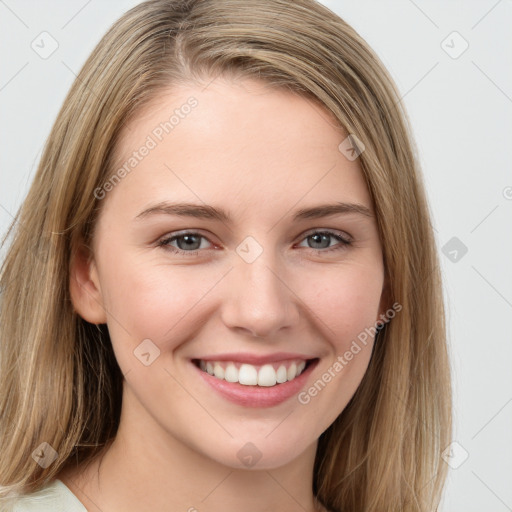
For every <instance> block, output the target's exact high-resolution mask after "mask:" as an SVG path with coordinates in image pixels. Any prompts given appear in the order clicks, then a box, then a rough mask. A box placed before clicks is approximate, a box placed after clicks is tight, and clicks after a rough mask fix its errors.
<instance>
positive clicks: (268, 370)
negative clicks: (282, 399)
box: [258, 364, 277, 386]
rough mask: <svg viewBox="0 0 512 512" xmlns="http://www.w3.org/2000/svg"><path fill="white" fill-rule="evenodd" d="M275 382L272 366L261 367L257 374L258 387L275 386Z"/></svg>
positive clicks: (275, 377)
mask: <svg viewBox="0 0 512 512" xmlns="http://www.w3.org/2000/svg"><path fill="white" fill-rule="evenodd" d="M276 382H277V375H276V371H275V370H274V368H273V367H272V365H271V364H265V365H263V366H262V367H261V368H260V371H259V372H258V386H275V385H276Z"/></svg>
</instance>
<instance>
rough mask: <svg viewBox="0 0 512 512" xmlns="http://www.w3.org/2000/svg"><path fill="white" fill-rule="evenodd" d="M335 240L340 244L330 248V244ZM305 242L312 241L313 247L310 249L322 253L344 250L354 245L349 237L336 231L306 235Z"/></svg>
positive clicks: (315, 232)
mask: <svg viewBox="0 0 512 512" xmlns="http://www.w3.org/2000/svg"><path fill="white" fill-rule="evenodd" d="M333 239H334V241H337V242H338V244H336V245H334V246H330V243H329V242H331V241H333ZM304 240H305V241H307V240H312V243H313V247H309V248H310V249H313V250H315V251H317V252H321V253H326V252H331V251H339V250H343V249H345V248H346V247H347V246H349V245H350V244H351V243H352V240H351V239H350V238H349V236H348V235H346V234H345V235H344V236H342V235H341V234H339V233H337V232H334V231H314V232H312V233H309V234H308V235H306V237H305V238H304Z"/></svg>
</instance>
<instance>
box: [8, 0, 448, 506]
mask: <svg viewBox="0 0 512 512" xmlns="http://www.w3.org/2000/svg"><path fill="white" fill-rule="evenodd" d="M11 230H13V234H14V236H13V241H12V245H11V246H10V249H9V252H8V253H7V256H6V259H5V262H4V264H3V267H2V276H1V283H2V290H3V296H2V310H1V338H0V343H1V344H0V346H1V353H0V354H1V357H0V361H1V368H0V385H1V387H0V389H2V394H1V395H0V413H1V420H0V428H1V430H0V432H1V438H2V445H3V450H4V451H3V457H2V460H1V461H0V485H1V486H2V488H1V493H0V496H2V498H1V500H2V501H3V503H4V505H2V507H3V509H5V508H6V507H10V508H8V509H9V510H11V509H12V510H17V511H23V510H45V508H44V507H47V509H48V510H50V509H51V510H57V509H58V508H57V507H62V508H63V509H64V508H65V510H68V511H69V510H71V511H73V510H76V511H84V510H87V511H89V512H90V511H99V510H101V511H103V512H108V511H114V510H123V511H127V512H130V511H131V510H152V511H157V512H158V511H160V510H162V511H163V510H189V511H192V510H200V511H203V510H204V511H217V510H220V509H222V510H235V509H236V510H239V509H243V510H246V511H259V510H280V511H288V510H290V511H292V510H306V511H308V512H309V511H317V510H331V511H341V510H343V511H344V512H346V511H358V512H361V511H366V512H370V511H375V512H376V511H379V512H383V511H396V510H402V511H422V512H423V511H432V510H436V509H437V506H438V504H439V501H440V497H441V491H442V486H443V483H444V479H445V474H446V468H445V466H444V464H443V463H442V462H441V453H442V451H443V450H444V449H445V448H446V446H447V445H448V444H449V442H450V429H451V424H450V418H451V415H450V412H451V411H450V403H451V400H450V379H449V372H448V361H447V351H446V344H445V327H444V316H443V304H442V294H441V283H440V277H439V270H438V263H437V256H436V250H435V244H434V238H433V235H432V227H431V224H430V217H429V211H428V205H427V202H426V198H425V193H424V188H423V185H422V181H421V177H420V175H419V169H418V164H417V161H416V158H415V156H414V151H413V144H412V138H411V136H410V135H409V129H408V127H407V122H406V116H405V114H404V112H402V111H401V108H400V103H399V97H398V93H397V91H396V89H395V86H394V85H393V83H392V80H391V79H390V77H389V75H388V74H387V72H386V71H385V69H384V67H383V65H382V64H381V63H380V61H379V60H378V58H377V57H376V56H375V54H374V53H373V52H372V51H371V50H370V49H369V48H368V45H367V44H366V43H365V42H364V41H363V40H362V38H361V37H360V36H359V35H358V34H357V33H356V32H355V31H354V30H353V29H352V28H351V27H349V26H348V25H347V24H346V23H345V22H344V21H343V20H341V19H340V18H339V17H338V16H336V15H334V14H333V13H332V12H331V11H329V10H328V9H327V8H325V7H323V6H321V5H319V4H317V3H315V2H313V1H312V0H297V1H294V2H288V1H283V0H271V1H269V0H264V1H263V0H261V1H260V0H258V1H251V2H245V1H240V0H202V1H201V0H197V1H193V0H192V1H185V0H184V1H171V0H166V1H164V0H150V1H148V2H144V3H141V4H140V5H138V6H137V7H135V8H133V9H132V10H130V11H129V12H128V13H126V14H125V15H124V16H123V17H122V18H121V19H120V20H118V21H117V22H116V23H115V24H114V25H113V27H112V28H111V30H110V31H109V32H108V33H107V34H106V35H105V37H104V38H103V39H102V41H101V42H100V43H99V44H98V46H97V48H96V49H95V50H94V51H93V53H92V55H91V56H90V58H89V59H88V61H87V62H86V64H85V66H84V68H83V69H82V71H81V72H80V74H79V76H78V77H77V80H76V81H75V83H74V84H73V86H72V88H71V91H70V92H69V94H68V97H67V98H66V100H65V102H64V105H63V107H62V110H61V112H60V114H59V116H58V118H57V121H56V123H55V125H54V127H53V129H52V132H51V134H50V137H49V139H48V142H47V145H46V148H45V151H44V154H43V156H42V159H41V163H40V166H39V169H38V172H37V174H36V177H35V180H34V183H33V184H32V187H31V189H30V191H29V194H28V196H27V198H26V200H25V202H24V203H23V205H22V207H21V209H20V211H19V214H18V217H17V224H16V225H13V226H12V227H11ZM2 501H0V503H1V502H2ZM31 507H32V508H31ZM52 507H53V508H52Z"/></svg>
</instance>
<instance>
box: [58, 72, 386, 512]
mask: <svg viewBox="0 0 512 512" xmlns="http://www.w3.org/2000/svg"><path fill="white" fill-rule="evenodd" d="M191 96H193V97H194V98H196V99H197V101H198V104H197V106H196V107H195V108H194V109H192V111H191V112H190V114H188V115H187V116H186V117H185V118H184V119H180V122H179V124H178V125H177V126H176V127H175V128H174V129H173V131H172V132H171V133H170V134H167V135H165V137H164V138H163V140H162V141H161V142H160V143H159V144H158V145H157V147H156V148H154V149H153V150H151V152H150V153H149V154H148V156H146V157H145V158H144V159H143V160H142V161H141V162H140V163H138V165H137V166H136V167H135V168H134V169H133V170H132V171H131V172H130V173H129V174H128V175H127V176H126V177H124V178H123V179H122V180H121V181H120V183H119V184H117V185H116V186H115V187H114V188H113V190H111V191H109V192H108V193H107V194H106V197H105V198H104V199H102V201H101V208H102V211H101V214H100V217H99V221H98V224H97V227H96V228H97V229H96V233H95V237H94V240H93V245H92V250H93V258H92V260H91V261H90V262H88V261H87V259H86V257H85V256H86V255H85V253H83V254H82V255H81V256H80V257H78V258H77V259H76V260H75V261H74V262H73V265H72V272H71V276H72V277H71V281H70V288H71V295H72V300H73V304H74V307H75V309H76V310H77V311H78V312H79V314H80V315H81V316H82V317H83V318H84V319H86V320H87V321H89V322H92V323H107V325H108V328H109V331H110V335H111V339H112V344H113V348H114V351H115V355H116V358H117V360H118V363H119V366H120V368H121V370H122V372H123V374H124V375H125V381H124V391H123V405H122V415H121V423H120V428H119V432H118V435H117V437H116V439H115V441H114V442H113V443H112V445H111V446H110V447H109V449H108V450H107V451H106V452H105V454H104V456H103V458H102V459H101V465H100V461H99V460H97V461H94V462H93V464H91V466H90V467H89V468H88V469H87V470H85V469H84V468H78V469H74V470H67V471H66V472H63V473H62V474H61V475H60V478H61V479H62V480H63V481H64V483H66V485H68V487H70V489H71V490H72V491H73V492H74V493H75V494H76V495H77V497H78V498H79V499H80V500H81V501H82V503H83V504H84V505H85V506H86V507H87V510H89V511H91V512H97V511H102V512H111V511H112V512H113V511H118V510H123V511H124V512H131V511H139V510H152V511H155V512H160V511H161V512H163V511H169V510H173V511H174V510H183V511H187V510H189V511H192V510H199V511H201V512H203V511H206V512H217V511H221V510H222V511H223V512H230V511H233V512H234V511H239V510H244V511H247V512H256V511H258V512H261V511H267V510H268V511H270V510H280V511H290V512H291V511H301V512H302V511H309V512H311V511H313V510H320V507H318V505H315V503H314V499H313V493H312V481H313V464H314V459H315V453H316V447H317V440H318V438H319V436H320V434H321V433H322V432H324V431H325V430H326V429H327V428H328V427H329V425H331V423H332V422H333V421H334V420H335V419H336V417H337V416H338V415H339V414H340V412H341V411H342V410H343V409H344V407H345V406H346V404H347V403H348V401H349V400H350V398H351V397H352V396H353V394H354V392H355V391H356V389H357V387H358V385H359V383H360V382H361V379H362V377H363V375H364V373H365V371H366V368H367V365H368V362H369V359H370V356H371V350H372V347H373V339H372V338H371V337H370V338H369V339H368V343H367V345H366V346H365V347H362V350H361V351H360V352H359V353H358V354H357V355H355V356H354V357H353V359H352V360H351V361H350V362H348V364H347V365H346V366H345V367H344V368H343V370H342V371H340V372H338V373H337V374H336V377H334V378H332V380H331V382H329V384H328V385H326V386H325V387H324V388H323V389H322V390H321V391H320V392H319V393H318V394H317V395H316V396H315V397H313V398H311V400H310V402H309V403H308V404H301V403H300V402H299V401H298V400H297V397H296V396H294V397H292V398H291V399H289V400H287V401H286V402H284V403H281V404H279V405H277V406H273V407H266V408H249V407H244V406H241V405H236V404H233V403H231V402H228V401H227V400H225V399H224V398H223V397H222V396H220V395H218V394H217V393H216V392H215V391H214V390H212V389H210V388H209V387H208V386H206V385H205V383H204V382H203V379H201V378H200V377H199V376H198V375H197V372H196V371H195V370H192V369H191V366H190V359H191V358H195V357H201V356H202V355H210V354H219V353H224V352H238V351H243V352H249V353H251V354H268V353H275V352H280V351H285V352H290V351H291V352H299V353H302V354H307V355H309V356H310V357H317V358H319V362H318V365H317V366H316V367H315V368H314V370H313V373H312V374H311V375H310V376H309V378H308V381H307V385H306V386H305V387H304V389H306V390H307V389H308V388H309V387H311V386H312V384H313V383H314V382H315V381H317V380H318V379H320V378H321V377H322V375H323V374H324V373H326V372H327V370H328V368H330V367H332V365H333V363H334V361H336V359H337V357H338V356H340V355H343V354H344V353H345V352H346V351H347V350H348V349H349V347H350V345H351V343H352V341H353V340H355V339H356V337H357V335H358V334H359V333H361V332H362V331H364V329H365V328H367V327H369V326H373V325H375V322H376V321H377V320H378V319H379V315H381V314H382V313H383V312H384V311H385V310H386V305H385V304H384V299H383V296H384V294H383V289H384V267H383V260H382V249H381V244H380V240H379V236H378V231H377V226H376V220H375V217H374V214H373V208H372V202H371V199H370V196H369V193H368V190H367V187H366V184H365V181H364V179H363V175H362V173H361V169H360V166H359V162H358V160H357V159H356V160H354V161H350V160H348V159H347V158H346V157H345V156H344V155H343V154H342V153H341V152H340V151H339V149H338V145H339V144H340V143H341V142H342V141H343V140H344V139H345V138H346V136H347V134H346V133H344V132H343V130H341V129H340V128H339V127H337V126H336V125H335V123H334V121H333V119H332V117H331V116H330V114H329V113H328V112H327V111H326V110H325V109H324V108H323V107H320V106H318V105H316V104H314V103H313V102H311V101H310V100H307V99H305V98H303V97H300V96H298V95H295V94H293V93H291V92H287V91H283V90H277V89H272V88H270V87H269V86H268V85H266V84H264V83H262V82H259V81H256V80H252V79H251V80H248V79H244V80H237V81H232V80H228V79H226V78H219V79H217V80H215V81H214V82H212V83H211V84H210V85H209V86H208V87H207V88H204V86H203V85H199V84H189V85H181V86H179V87H174V88H173V89H172V90H169V91H168V92H166V93H165V94H161V95H160V96H159V97H158V98H156V100H155V101H153V102H152V104H151V105H150V106H149V107H148V108H147V109H145V111H144V112H143V113H141V114H139V116H138V117H137V118H136V119H134V120H132V122H131V123H130V126H129V129H125V130H124V132H123V133H122V137H121V141H120V144H119V146H118V147H117V157H118V162H119V163H120V164H122V162H124V161H126V160H127V158H129V156H130V155H131V154H132V152H133V151H134V150H136V149H138V148H140V147H141V145H143V144H144V141H145V140H146V139H147V136H148V135H149V134H151V133H152V130H154V128H155V127H156V126H158V125H159V123H161V122H163V121H165V120H167V119H168V118H169V112H172V111H173V110H174V109H176V108H179V107H180V105H183V104H184V103H186V101H187V99H188V98H190V97H191ZM164 200H168V201H183V202H194V203H197V204H204V203H206V204H208V205H213V206H217V207H222V208H224V209H225V210H227V211H228V212H229V213H230V215H231V216H232V222H231V223H228V222H221V221H219V220H213V219H209V220H207V219H198V218H193V217H179V216H171V215H166V214H158V215H152V216H147V217H146V218H144V219H135V217H136V216H137V215H138V214H139V213H140V212H141V211H143V210H144V209H146V208H147V207H148V206H149V205H153V204H155V203H158V202H160V201H164ZM334 202H346V203H357V204H360V205H363V206H365V207H367V208H368V209H369V210H370V212H371V215H370V216H365V215H362V214H359V213H348V214H347V213H345V214H338V215H335V216H329V217H324V218H320V219H306V220H301V221H293V220H292V216H293V213H295V211H296V210H298V209H300V208H306V207H311V206H317V205H320V204H324V203H334ZM181 230H191V231H194V232H197V233H199V234H201V235H202V236H204V237H206V238H199V239H197V240H201V246H200V248H199V249H198V251H197V252H196V251H194V252H195V254H194V255H192V256H190V255H179V254H175V253H173V252H171V250H169V249H168V248H166V247H160V246H158V241H159V240H162V239H164V238H165V237H166V236H167V238H168V235H170V234H173V233H175V232H178V231H181ZM319 230H320V231H321V230H329V231H333V232H334V233H335V234H339V235H341V236H344V237H347V235H349V236H350V238H351V240H352V244H351V245H348V246H347V245H343V244H342V243H340V242H339V241H338V240H337V239H336V238H334V237H330V238H329V237H327V239H326V240H324V241H323V242H322V241H321V240H320V242H318V241H317V243H316V244H315V240H314V239H313V240H312V239H311V236H310V235H311V234H313V233H314V232H315V231H319ZM247 236H252V237H253V238H254V239H255V240H256V241H257V243H258V244H259V246H260V247H261V248H262V250H263V252H262V253H261V254H260V255H259V257H257V258H256V259H255V261H253V262H251V263H248V262H247V261H245V260H244V259H242V258H241V257H240V256H239V254H238V253H237V252H236V248H237V247H238V246H239V244H240V243H241V242H242V241H243V240H244V239H245V238H246V237H247ZM178 242H179V240H175V241H174V242H172V243H171V246H173V247H174V248H182V249H183V250H187V246H186V243H183V239H181V242H182V243H181V244H180V245H178ZM198 246H199V242H198V243H197V244H196V246H195V247H198ZM335 246H337V247H339V248H340V250H335V251H330V252H325V251H326V250H327V249H328V248H332V247H335ZM316 248H318V250H317V249H316ZM322 251H323V252H322ZM145 339H150V340H151V341H152V343H154V344H155V345H156V346H157V347H158V348H159V350H160V355H159V357H157V358H156V359H155V360H154V361H153V362H152V363H151V364H150V365H149V366H145V365H144V364H142V363H141V362H140V360H139V359H137V358H136V357H135V356H134V350H135V349H136V348H137V346H138V345H139V344H140V343H141V342H142V340H145ZM247 442H251V443H253V444H254V445H255V446H256V447H257V450H258V451H259V453H260V454H261V459H260V460H259V461H258V462H257V463H256V464H255V465H254V466H252V467H250V468H249V467H246V466H244V464H243V463H242V462H241V460H240V459H239V458H238V456H237V453H238V452H239V450H240V449H241V448H242V447H243V446H244V445H246V443H247Z"/></svg>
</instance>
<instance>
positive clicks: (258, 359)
mask: <svg viewBox="0 0 512 512" xmlns="http://www.w3.org/2000/svg"><path fill="white" fill-rule="evenodd" d="M194 359H197V360H200V361H233V362H234V363H248V364H254V365H263V364H266V363H277V362H279V361H286V360H288V359H303V360H304V361H307V360H309V359H316V357H315V356H308V355H304V354H297V353H292V352H276V353H275V354H265V355H257V354H249V353H246V352H235V353H232V354H226V353H224V354H215V355H211V356H203V357H197V358H194Z"/></svg>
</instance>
